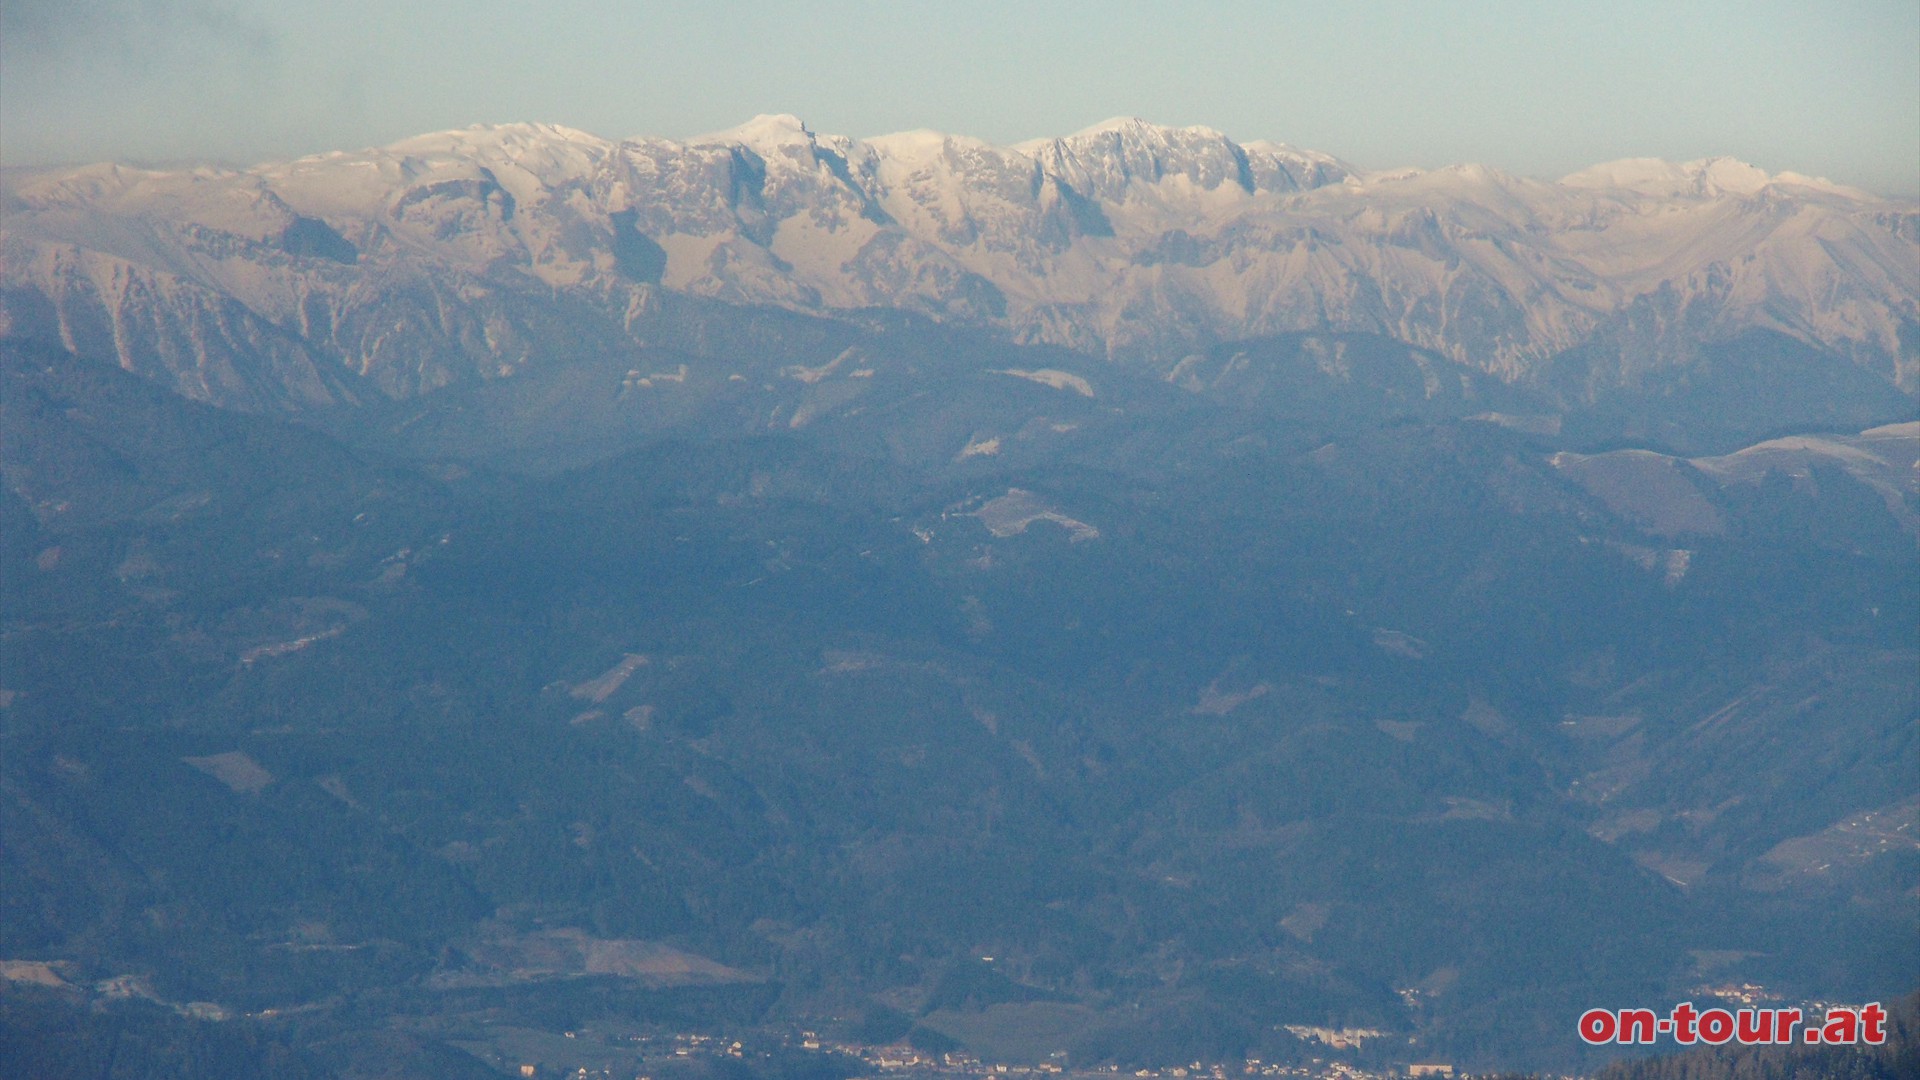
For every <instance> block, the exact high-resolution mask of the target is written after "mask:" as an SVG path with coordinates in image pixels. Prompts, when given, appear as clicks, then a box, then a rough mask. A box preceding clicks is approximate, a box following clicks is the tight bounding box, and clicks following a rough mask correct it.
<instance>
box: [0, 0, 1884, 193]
mask: <svg viewBox="0 0 1920 1080" xmlns="http://www.w3.org/2000/svg"><path fill="white" fill-rule="evenodd" d="M779 112H786V113H794V114H796V115H798V116H800V117H802V118H803V119H804V120H806V122H807V123H808V125H809V126H810V127H811V128H813V129H814V130H815V131H819V132H829V133H834V134H846V135H854V136H871V135H878V134H884V133H888V132H893V131H901V130H908V129H914V128H933V129H937V130H942V131H948V132H953V133H957V134H964V135H971V136H976V137H979V138H983V139H987V140H989V141H992V142H995V143H999V144H1003V145H1004V144H1008V143H1013V142H1018V141H1020V140H1023V139H1028V138H1034V137H1040V136H1048V135H1061V134H1066V133H1069V132H1072V131H1075V130H1078V129H1080V128H1083V127H1086V126H1087V125H1089V124H1092V123H1095V122H1097V121H1100V120H1103V119H1105V118H1107V117H1110V116H1116V115H1137V116H1141V117H1144V118H1146V119H1148V120H1151V121H1153V122H1155V123H1160V124H1171V125H1187V124H1204V125H1207V126H1209V127H1214V128H1218V129H1220V130H1222V131H1224V132H1226V133H1227V134H1228V135H1230V136H1232V137H1233V138H1235V139H1238V140H1241V141H1251V140H1255V139H1271V140H1275V141H1281V142H1287V143H1291V144H1293V145H1296V146H1300V147H1307V148H1311V149H1315V150H1321V151H1325V152H1327V153H1330V154H1334V155H1337V156H1339V157H1342V158H1345V159H1347V160H1349V161H1352V162H1354V163H1355V164H1357V165H1360V166H1362V167H1365V168H1388V167H1394V166H1402V165H1413V166H1422V167H1434V166H1440V165H1447V164H1453V163H1459V162H1480V163H1484V164H1488V165H1493V166H1495V167H1498V168H1501V169H1505V170H1508V171H1511V172H1515V173H1519V174H1523V175H1530V176H1539V177H1547V178H1551V177H1557V176H1561V175H1564V174H1566V173H1569V172H1572V171H1575V170H1578V169H1580V168H1583V167H1586V166H1588V165H1592V164H1596V163H1599V162H1603V161H1610V160H1615V159H1619V158H1625V157H1660V158H1666V159H1669V160H1675V161H1685V160H1692V159H1696V158H1703V157H1715V156H1722V155H1725V156H1731V157H1737V158H1740V159H1742V160H1745V161H1749V162H1752V163H1753V164H1756V165H1759V166H1761V167H1762V168H1765V169H1767V170H1768V171H1770V172H1779V171H1788V170H1790V171H1794V172H1799V173H1805V174H1809V175H1816V176H1824V177H1827V178H1829V179H1832V180H1834V181H1837V182H1840V183H1845V184H1851V185H1854V186H1857V187H1861V188H1865V189H1867V190H1870V191H1877V192H1881V193H1884V194H1891V195H1899V196H1917V195H1920V3H1914V2H1913V0H1841V2H1836V3H1830V4H1826V5H1805V4H1796V3H1783V2H1777V0H1764V2H1758V3H1747V4H1736V3H1729V2H1724V0H1712V2H1702V3H1693V4H1687V5H1682V6H1674V5H1668V4H1661V3H1651V2H1644V0H1622V2H1619V3H1612V4H1585V3H1558V4H1556V3H1518V2H1483V3H1461V4H1437V3H1381V4H1373V5H1367V6H1365V7H1360V6H1357V5H1307V4H1297V3H1239V2H1235V3H1216V4H1208V5H1198V6H1175V5H1167V4H1146V3H1124V2H1118V3H1054V4H1040V5H1030V4H1010V3H999V2H993V3H976V4H970V5H967V6H964V7H963V6H961V5H957V4H953V5H947V4H941V5H934V4H880V3H862V2H849V0H835V2H825V3H813V4H803V3H792V2H784V0H783V2H765V3H707V4H698V5H696V4H682V3H647V4H637V3H613V2H609V0H554V2H550V3H546V4H540V5H526V4H510V3H505V2H501V0H466V2H462V3H452V2H450V0H419V2H415V3H409V4H405V5H392V4H388V3H373V2H370V0H340V2H337V3H333V4H328V5H310V4H299V3H289V2H276V0H65V2H58V0H0V162H4V164H6V165H8V166H25V165H48V164H62V163H78V162H86V161H98V160H125V161H134V162H183V161H209V162H219V163H225V164H246V163H251V162H255V161H261V160H268V159H272V158H281V157H290V156H297V155H300V154H306V153H314V152H319V151H324V150H332V149H347V150H351V149H358V148H361V147H365V146H370V145H378V144H383V143H387V142H392V141H394V140H397V139H400V138H404V137H406V136H409V135H414V134H419V133H423V132H428V131H435V130H441V129H446V128H454V127H465V126H467V125H469V124H474V123H505V122H513V121H547V122H552V123H558V124H564V125H567V126H570V127H575V128H580V129H583V130H586V131H590V132H593V133H594V134H597V135H601V136H605V137H608V138H625V137H629V136H635V135H660V136H666V137H669V138H685V137H689V136H692V135H695V134H699V133H702V132H707V131H712V130H718V129H724V128H727V127H731V126H733V125H735V124H738V123H740V122H741V121H743V120H746V119H748V118H749V117H751V116H753V115H755V114H757V113H779Z"/></svg>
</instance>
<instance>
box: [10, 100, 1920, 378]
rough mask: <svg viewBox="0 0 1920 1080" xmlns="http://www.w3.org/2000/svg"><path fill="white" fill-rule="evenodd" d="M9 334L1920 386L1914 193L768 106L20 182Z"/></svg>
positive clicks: (147, 343)
mask: <svg viewBox="0 0 1920 1080" xmlns="http://www.w3.org/2000/svg"><path fill="white" fill-rule="evenodd" d="M5 187H6V190H5V195H4V197H5V207H6V217H5V222H4V229H3V230H0V334H4V335H9V336H16V337H30V338H36V339H40V340H45V341H49V342H57V343H59V344H61V345H63V346H65V347H66V348H68V349H71V350H73V351H76V352H82V353H88V354H93V355H99V356H104V357H110V358H117V359H118V361H119V363H120V364H121V366H123V367H125V368H128V369H129V370H134V371H139V372H142V373H144V374H147V375H149V376H150V377H153V378H155V379H158V380H159V381H162V382H164V383H167V384H169V385H171V386H173V387H174V388H175V389H177V390H179V391H180V392H182V393H184V394H186V395H187V396H189V397H194V398H199V399H203V400H211V401H215V402H217V403H221V404H227V405H233V406H238V407H242V408H256V409H258V408H267V409H276V408H299V407H303V406H309V405H319V404H326V403H330V402H339V401H354V400H366V399H369V398H375V397H379V396H389V397H406V396H411V395H414V394H418V393H422V392H425V391H427V390H430V389H433V388H435V387H438V386H443V385H447V384H449V383H454V382H461V381H467V380H472V379H476V378H478V379H486V378H499V377H507V376H511V375H512V374H513V373H514V372H516V371H518V370H520V369H521V368H523V367H524V366H526V365H528V364H539V363H543V362H551V361H553V360H554V359H555V358H561V357H564V356H566V355H568V354H570V353H578V352H580V351H581V350H593V351H596V352H604V351H605V350H609V349H611V350H619V349H625V348H633V347H636V346H641V345H645V344H647V343H648V342H649V341H650V340H652V338H653V335H654V333H655V332H656V330H657V328H658V325H659V321H660V320H661V319H663V318H670V317H671V314H670V312H671V310H672V309H673V305H675V304H676V303H679V302H680V301H681V299H682V298H695V299H697V300H700V301H718V302H721V303H726V304H746V305H771V306H776V307H784V308H789V309H795V310H800V311H806V312H818V313H823V314H834V313H853V312H859V311H862V310H864V309H876V308H878V309H896V310H902V311H908V312H913V313H917V314H920V315H923V316H927V317H930V318H932V319H935V320H939V321H946V322H954V323H961V324H968V325H977V326H981V327H985V328H989V329H991V330H994V331H996V332H999V333H1002V334H1005V335H1007V336H1008V337H1010V338H1012V339H1014V340H1016V341H1021V342H1040V343H1049V344H1054V345H1063V346H1067V347H1071V348H1074V349H1079V350H1084V351H1088V352H1093V353H1101V354H1105V355H1107V356H1109V357H1112V358H1113V359H1115V360H1117V361H1122V362H1128V363H1135V364H1142V365H1146V366H1148V367H1149V368H1151V369H1153V370H1157V371H1162V372H1166V371H1171V370H1172V369H1173V368H1174V367H1175V366H1176V365H1177V364H1178V363H1179V362H1180V360H1181V359H1182V358H1183V357H1185V356H1187V355H1190V354H1191V353H1192V352H1193V351H1194V350H1196V349H1201V348H1204V347H1206V346H1208V345H1212V344H1217V343H1220V342H1223V341H1233V340H1239V339H1246V338H1254V337H1259V336H1262V335H1267V334H1275V333H1283V332H1292V331H1309V330H1310V331H1341V332H1365V333H1372V334H1379V335H1382V336H1385V337H1388V338H1392V339H1396V340H1399V341H1403V342H1407V343H1409V344H1412V345H1417V346H1420V347H1423V348H1427V349H1432V350H1435V351H1437V352H1440V353H1442V354H1444V355H1446V356H1449V357H1452V358H1453V359H1455V360H1457V361H1460V362H1462V363H1465V364H1468V365H1471V366H1474V367H1478V368H1481V369H1483V370H1486V371H1489V372H1492V373H1495V374H1497V375H1499V376H1501V377H1503V378H1507V379H1510V380H1515V381H1525V380H1527V379H1530V378H1533V377H1535V376H1537V375H1538V374H1539V373H1540V372H1541V371H1542V370H1543V369H1544V367H1545V365H1547V364H1548V363H1550V362H1551V361H1552V360H1553V358H1555V357H1558V356H1562V355H1564V354H1568V353H1570V352H1574V351H1577V352H1578V354H1579V355H1580V356H1582V357H1583V361H1582V363H1583V365H1584V366H1583V367H1582V370H1583V371H1584V372H1586V375H1585V376H1583V377H1584V378H1586V379H1587V380H1588V381H1589V383H1593V384H1599V385H1612V386H1621V385H1628V386H1630V385H1633V384H1634V383H1635V382H1636V381H1637V380H1638V379H1640V378H1641V377H1642V376H1644V375H1646V374H1647V373H1648V372H1650V371H1654V370H1657V369H1661V368H1664V367H1668V366H1671V365H1674V364H1685V363H1688V362H1690V361H1691V360H1692V359H1693V357H1694V356H1695V355H1696V351H1697V350H1698V349H1699V348H1700V347H1701V346H1702V345H1703V344H1706V343H1711V342H1715V341H1725V340H1729V339H1732V338H1735V337H1737V336H1739V335H1741V334H1742V333H1746V332H1750V331H1753V330H1770V331H1774V332H1777V333H1779V334H1782V335H1785V336H1786V337H1788V338H1790V339H1794V340H1797V341H1798V342H1802V343H1805V344H1806V345H1808V346H1810V347H1812V348H1814V349H1816V350H1819V351H1820V352H1821V353H1823V354H1825V355H1828V356H1830V357H1831V359H1832V361H1833V362H1835V363H1850V364H1853V365H1857V366H1859V367H1861V368H1864V369H1866V370H1867V371H1870V372H1872V373H1873V374H1874V375H1876V376H1878V377H1879V378H1881V379H1884V380H1886V381H1887V382H1889V383H1892V384H1893V385H1895V386H1897V387H1899V388H1900V389H1901V390H1903V391H1905V392H1906V393H1908V394H1913V393H1915V392H1920V206H1917V205H1915V204H1914V203H1912V202H1907V201H1896V200H1889V199H1884V198H1879V197H1876V196H1873V195H1871V194H1868V193H1866V192H1862V191H1858V190H1853V189H1849V188H1846V187H1842V186H1839V185H1836V184H1832V183H1829V182H1827V181H1824V180H1819V179H1813V178H1809V177H1804V176H1800V175H1797V174H1793V173H1779V174H1773V175H1769V174H1768V173H1766V172H1764V171H1763V170H1761V169H1758V168H1755V167H1753V166H1750V165H1746V164H1742V163H1740V162H1737V161H1732V160H1729V159H1712V160H1706V161H1697V162H1691V163H1687V164H1671V163H1667V162H1662V161H1653V160H1632V161H1621V162H1614V163H1611V164H1607V165H1600V166H1596V167H1594V168H1591V169H1588V170H1585V171H1583V172H1580V173H1576V174H1574V175H1572V176H1568V177H1565V178H1562V179H1561V180H1559V181H1551V182H1550V181H1542V180H1534V179H1526V178H1522V177H1518V176H1513V175H1510V174H1507V173H1503V172H1501V171H1499V170H1497V169H1492V168H1488V167H1485V166H1478V165H1462V166H1454V167H1449V168H1443V169H1435V170H1418V169H1405V170H1397V171H1389V172H1366V171H1363V170H1360V169H1357V168H1355V167H1353V166H1351V165H1348V164H1346V163H1344V162H1342V161H1340V160H1338V159H1336V158H1333V157H1330V156H1328V155H1326V154H1321V153H1316V152H1312V151H1304V150H1299V149H1295V148H1292V147H1289V146H1285V145H1279V144H1273V143H1264V142H1251V143H1237V142H1235V141H1233V140H1232V139H1229V138H1228V137H1227V136H1225V135H1223V134H1221V133H1219V132H1217V131H1213V130H1211V129H1207V128H1201V127H1188V128H1168V127H1159V126H1155V125H1152V124H1149V123H1146V122H1144V121H1140V120H1115V121H1110V122H1107V123H1104V124H1100V125H1096V126H1095V127H1092V128H1088V129H1087V130H1085V131H1081V132H1079V133H1077V134H1074V135H1070V136H1067V137H1064V138H1057V139H1046V140H1039V141H1034V142H1028V143H1022V144H1019V145H1016V146H1011V147H1000V146H993V145H990V144H988V143H985V142H981V141H979V140H976V139H969V138H965V137H962V136H956V135H946V134H940V133H936V132H928V131H917V132H907V133H902V134H896V135H887V136H882V137H877V138H871V139H864V140H863V139H853V138H848V137H844V136H833V135H822V134H818V133H816V132H814V131H812V130H810V129H809V128H808V127H807V126H806V125H805V124H803V123H802V122H801V121H800V120H799V119H797V118H795V117H792V116H761V117H757V118H755V119H754V120H752V121H749V122H748V123H746V124H743V125H741V126H740V127H737V128H734V129H732V130H729V131H724V132H718V133H715V134H713V135H709V136H704V137H699V138H694V139H689V140H686V141H684V142H679V141H671V140H666V139H657V138H637V139H630V140H626V141H624V142H612V141H608V140H606V139H602V138H598V137H595V136H592V135H589V134H586V133H583V132H579V131H574V130H571V129H568V128H564V127H557V126H553V125H545V124H514V125H503V126H482V127H473V128H469V129H466V130H461V131H450V132H442V133H439V134H432V135H423V136H420V137H417V138H413V139H408V140H405V141H403V142H399V143H395V144H393V145H391V146H386V147H381V148H378V149H371V150H364V151H359V152H353V153H329V154H322V155H317V156H313V157H307V158H301V159H299V160H295V161H287V162H275V163H269V164H265V165H260V166H257V167H253V168H248V169H242V170H237V171H236V170H227V169H214V168H197V169H186V170H175V171H153V170H145V169H136V168H130V167H126V166H121V165H95V166H88V167H84V168H79V169H72V170H58V171H46V170H40V171H32V172H25V171H17V170H16V171H13V172H11V173H10V174H9V175H8V176H7V177H6V185H5Z"/></svg>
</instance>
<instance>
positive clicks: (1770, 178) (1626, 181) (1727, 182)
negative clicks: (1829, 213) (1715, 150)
mask: <svg viewBox="0 0 1920 1080" xmlns="http://www.w3.org/2000/svg"><path fill="white" fill-rule="evenodd" d="M1560 183H1561V185H1562V186H1564V187H1574V188H1602V189H1604V188H1611V189H1615V190H1622V191H1631V192H1633V193H1635V194H1639V195H1647V196H1652V197H1655V198H1672V197H1676V196H1701V197H1708V198H1712V197H1715V196H1720V195H1740V196H1751V195H1758V194H1759V193H1761V192H1762V191H1765V190H1766V189H1767V188H1770V187H1773V186H1774V185H1776V184H1792V185H1795V186H1799V187H1808V188H1818V189H1820V190H1823V191H1828V192H1832V193H1834V194H1840V195H1848V196H1853V197H1858V196H1860V195H1861V194H1862V193H1859V192H1855V191H1854V190H1853V189H1851V188H1846V187H1843V186H1841V185H1839V184H1835V183H1832V182H1831V181H1827V180H1820V179H1816V178H1813V177H1807V176H1802V175H1800V174H1799V173H1787V172H1783V173H1780V174H1778V175H1769V174H1768V173H1767V171H1766V170H1765V169H1762V168H1760V167H1759V166H1757V165H1750V164H1748V163H1747V162H1744V161H1741V160H1739V159H1738V158H1731V157H1711V158H1701V159H1699V160H1697V161H1687V162H1672V161H1664V160H1661V159H1660V158H1623V159H1621V160H1619V161H1609V162H1605V163H1602V164H1599V165H1594V166H1592V167H1590V168H1586V169H1582V170H1580V171H1579V172H1576V173H1573V174H1571V175H1568V176H1564V177H1561V179H1560Z"/></svg>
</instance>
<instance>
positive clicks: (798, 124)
mask: <svg viewBox="0 0 1920 1080" xmlns="http://www.w3.org/2000/svg"><path fill="white" fill-rule="evenodd" d="M813 141H814V132H813V129H812V128H809V127H808V126H807V124H806V121H804V120H801V119H800V118H799V117H797V116H795V115H793V114H792V113H761V114H760V115H759V116H756V117H754V118H753V119H751V120H748V121H747V122H746V123H744V124H738V125H736V126H734V127H730V128H727V129H726V130H725V131H714V132H709V133H707V134H705V135H696V136H694V137H693V138H691V139H688V140H687V145H689V146H711V145H714V144H716V143H718V144H721V145H741V146H746V147H748V148H750V149H756V150H757V149H760V148H763V147H776V146H796V145H804V144H806V143H810V142H813Z"/></svg>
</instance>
